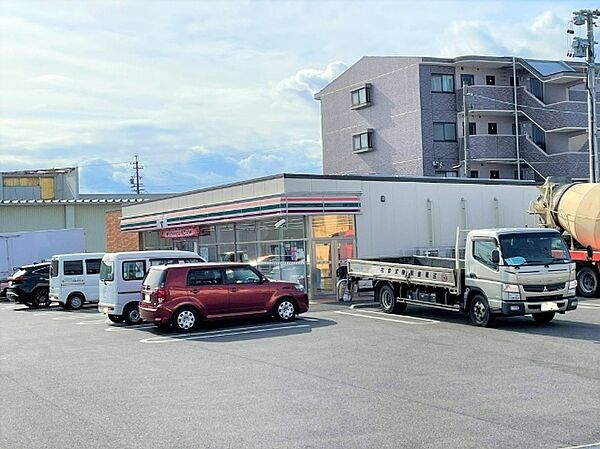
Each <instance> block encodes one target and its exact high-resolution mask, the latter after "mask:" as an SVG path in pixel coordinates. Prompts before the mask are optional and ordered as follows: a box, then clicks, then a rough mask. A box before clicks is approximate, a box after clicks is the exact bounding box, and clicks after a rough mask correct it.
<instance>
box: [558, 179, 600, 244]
mask: <svg viewBox="0 0 600 449" xmlns="http://www.w3.org/2000/svg"><path fill="white" fill-rule="evenodd" d="M552 210H553V211H554V217H555V220H556V221H557V222H558V223H559V224H560V225H561V226H562V227H563V228H564V229H565V230H566V231H567V232H568V233H569V234H571V236H573V238H574V239H575V240H577V241H578V242H579V243H581V244H582V245H583V246H586V247H587V246H591V247H592V248H593V249H594V250H600V184H597V183H595V184H590V183H581V184H570V185H567V186H564V187H563V188H561V189H559V190H558V191H557V192H556V196H555V197H554V204H553V205H552Z"/></svg>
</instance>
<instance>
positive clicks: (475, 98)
mask: <svg viewBox="0 0 600 449" xmlns="http://www.w3.org/2000/svg"><path fill="white" fill-rule="evenodd" d="M468 92H469V94H470V95H469V97H468V101H469V107H470V109H471V110H473V111H499V112H513V111H514V89H513V87H512V86H469V89H468ZM462 95H463V93H462V89H459V90H458V91H457V101H456V104H457V106H458V109H459V112H462ZM517 106H518V107H517V109H518V111H519V112H520V113H521V114H523V115H525V116H526V117H527V118H529V119H530V120H531V121H532V122H534V123H536V124H537V125H538V126H539V127H540V128H541V129H543V130H544V131H555V130H559V129H563V128H581V129H585V128H586V126H587V105H586V104H585V103H582V102H575V101H563V102H560V103H554V104H551V105H546V104H544V103H542V102H541V101H539V100H538V99H537V98H536V97H534V96H533V95H532V94H531V93H530V92H529V91H528V90H526V89H525V88H524V87H517Z"/></svg>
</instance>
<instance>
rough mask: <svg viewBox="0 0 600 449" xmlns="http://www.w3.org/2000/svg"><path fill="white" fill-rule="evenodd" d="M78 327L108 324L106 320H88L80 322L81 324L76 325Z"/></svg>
mask: <svg viewBox="0 0 600 449" xmlns="http://www.w3.org/2000/svg"><path fill="white" fill-rule="evenodd" d="M75 324H76V325H84V326H85V325H89V324H95V325H98V324H106V320H88V321H80V322H79V323H75Z"/></svg>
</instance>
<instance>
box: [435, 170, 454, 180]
mask: <svg viewBox="0 0 600 449" xmlns="http://www.w3.org/2000/svg"><path fill="white" fill-rule="evenodd" d="M435 176H437V177H438V178H458V173H457V172H455V171H436V172H435Z"/></svg>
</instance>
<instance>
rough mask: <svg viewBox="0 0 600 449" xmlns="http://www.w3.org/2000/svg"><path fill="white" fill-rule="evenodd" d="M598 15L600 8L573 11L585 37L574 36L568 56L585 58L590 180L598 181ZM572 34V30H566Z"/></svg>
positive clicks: (575, 21) (576, 22)
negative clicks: (595, 33)
mask: <svg viewBox="0 0 600 449" xmlns="http://www.w3.org/2000/svg"><path fill="white" fill-rule="evenodd" d="M598 17H600V10H598V9H596V10H591V9H581V10H579V11H573V23H574V24H575V25H577V26H581V25H586V26H587V36H586V38H580V37H575V38H574V39H573V44H572V51H571V52H570V53H569V56H574V57H577V58H583V57H585V58H586V63H587V83H586V84H587V86H586V87H587V100H588V142H589V147H590V160H589V162H590V164H589V165H590V182H599V181H600V167H599V166H598V137H597V134H598V125H597V119H596V50H595V46H596V41H595V40H594V26H595V24H594V20H595V19H597V18H598ZM567 33H570V34H573V33H574V32H573V30H567Z"/></svg>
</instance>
